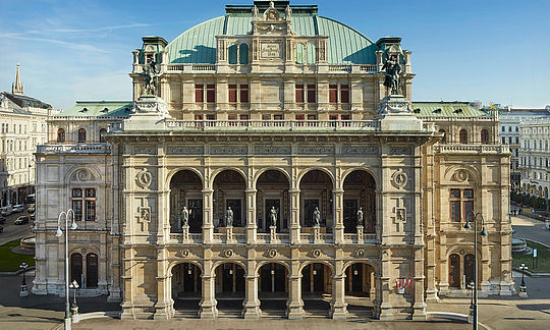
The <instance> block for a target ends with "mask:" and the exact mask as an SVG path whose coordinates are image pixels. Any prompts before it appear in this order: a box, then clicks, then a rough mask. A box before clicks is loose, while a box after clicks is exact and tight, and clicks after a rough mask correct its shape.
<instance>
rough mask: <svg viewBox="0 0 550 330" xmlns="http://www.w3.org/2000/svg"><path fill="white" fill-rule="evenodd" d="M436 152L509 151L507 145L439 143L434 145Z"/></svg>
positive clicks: (498, 152) (497, 152) (500, 152)
mask: <svg viewBox="0 0 550 330" xmlns="http://www.w3.org/2000/svg"><path fill="white" fill-rule="evenodd" d="M434 151H435V152H437V153H496V154H502V153H509V152H510V148H509V147H508V146H507V145H500V144H495V145H491V144H488V145H484V144H440V145H436V146H434Z"/></svg>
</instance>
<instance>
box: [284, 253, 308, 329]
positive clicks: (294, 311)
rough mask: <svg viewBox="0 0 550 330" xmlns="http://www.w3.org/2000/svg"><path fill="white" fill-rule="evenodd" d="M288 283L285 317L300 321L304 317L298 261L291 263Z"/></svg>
mask: <svg viewBox="0 0 550 330" xmlns="http://www.w3.org/2000/svg"><path fill="white" fill-rule="evenodd" d="M288 282H289V286H288V301H287V303H286V317H287V318H288V319H289V320H301V319H302V318H303V317H304V301H303V300H302V274H301V273H300V262H299V261H293V262H292V264H291V266H290V272H289V274H288Z"/></svg>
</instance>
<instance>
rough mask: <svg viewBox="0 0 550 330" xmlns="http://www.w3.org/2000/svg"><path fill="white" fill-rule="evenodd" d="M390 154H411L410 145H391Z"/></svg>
mask: <svg viewBox="0 0 550 330" xmlns="http://www.w3.org/2000/svg"><path fill="white" fill-rule="evenodd" d="M390 155H412V150H411V148H410V147H391V148H390Z"/></svg>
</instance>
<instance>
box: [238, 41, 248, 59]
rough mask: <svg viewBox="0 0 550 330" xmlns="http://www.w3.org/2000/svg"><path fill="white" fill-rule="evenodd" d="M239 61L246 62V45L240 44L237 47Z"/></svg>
mask: <svg viewBox="0 0 550 330" xmlns="http://www.w3.org/2000/svg"><path fill="white" fill-rule="evenodd" d="M239 63H240V64H248V45H247V44H242V45H241V46H240V47H239Z"/></svg>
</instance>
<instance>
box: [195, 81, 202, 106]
mask: <svg viewBox="0 0 550 330" xmlns="http://www.w3.org/2000/svg"><path fill="white" fill-rule="evenodd" d="M195 102H196V103H202V102H204V85H203V84H197V85H195Z"/></svg>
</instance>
